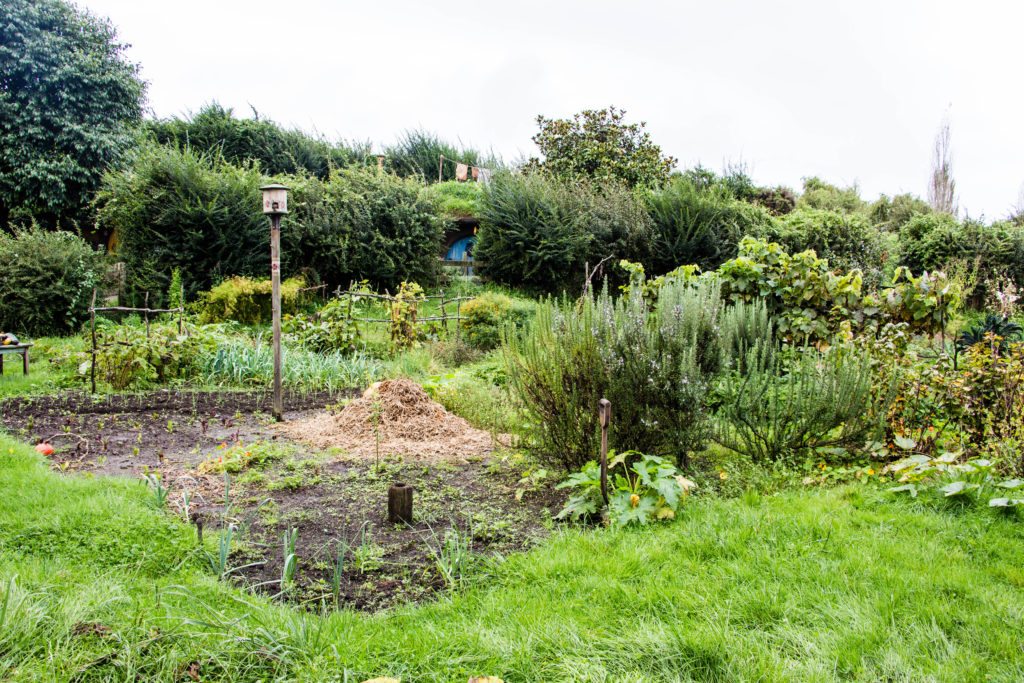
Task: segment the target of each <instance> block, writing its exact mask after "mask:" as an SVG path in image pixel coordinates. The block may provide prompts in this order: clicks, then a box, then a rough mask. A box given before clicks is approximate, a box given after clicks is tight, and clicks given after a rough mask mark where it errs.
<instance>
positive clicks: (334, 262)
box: [260, 168, 444, 290]
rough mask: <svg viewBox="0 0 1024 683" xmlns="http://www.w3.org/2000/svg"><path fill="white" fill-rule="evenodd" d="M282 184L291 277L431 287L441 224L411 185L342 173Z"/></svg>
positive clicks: (373, 174)
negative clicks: (302, 275) (304, 274)
mask: <svg viewBox="0 0 1024 683" xmlns="http://www.w3.org/2000/svg"><path fill="white" fill-rule="evenodd" d="M284 182H285V184H286V185H288V186H289V187H291V188H292V191H291V194H290V196H289V202H288V204H289V210H290V211H291V213H290V214H289V215H288V216H287V217H286V218H285V220H284V223H283V227H282V250H283V258H284V260H285V267H287V268H290V269H291V272H300V271H303V270H305V269H308V270H310V271H312V272H313V273H315V274H316V277H317V278H318V279H319V280H320V281H321V282H323V283H325V284H327V285H329V286H330V287H348V286H349V284H350V283H351V282H359V281H362V280H368V281H369V282H370V283H371V284H372V285H373V286H375V287H380V288H388V289H392V290H394V289H397V288H398V286H399V285H400V284H401V282H402V281H404V280H408V281H416V282H419V283H421V284H423V285H431V284H433V283H434V282H435V281H436V279H437V274H438V258H437V257H438V254H439V253H440V252H441V241H442V238H443V236H444V224H443V222H442V221H441V220H440V219H439V218H438V216H437V213H436V209H435V207H434V206H433V205H432V203H431V202H430V201H428V200H427V199H426V198H424V197H423V196H421V194H420V192H421V190H422V187H421V185H420V184H419V183H417V182H416V181H415V180H411V179H410V180H403V179H402V178H398V177H396V176H394V175H391V174H389V173H378V172H377V171H376V170H372V169H360V168H349V169H342V170H339V171H337V172H335V173H333V174H332V175H331V177H330V178H329V179H328V180H324V181H322V180H318V179H316V178H310V177H298V176H296V177H292V178H287V179H285V180H284ZM265 260H266V256H265V254H264V255H263V259H262V260H261V261H260V267H261V268H264V269H265V267H266V266H265ZM261 272H262V271H261Z"/></svg>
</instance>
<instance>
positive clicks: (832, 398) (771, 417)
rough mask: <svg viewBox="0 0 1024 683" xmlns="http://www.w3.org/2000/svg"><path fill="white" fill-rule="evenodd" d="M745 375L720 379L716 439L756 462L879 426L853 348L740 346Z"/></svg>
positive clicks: (868, 378)
mask: <svg viewBox="0 0 1024 683" xmlns="http://www.w3.org/2000/svg"><path fill="white" fill-rule="evenodd" d="M746 366H747V372H746V374H745V375H739V374H732V375H728V376H727V377H726V379H725V380H724V381H723V382H722V383H721V386H720V394H721V406H722V407H721V409H720V410H719V413H718V416H719V419H720V420H721V422H720V428H719V429H718V430H717V432H716V435H715V438H716V440H717V441H718V442H719V443H721V444H722V445H723V446H726V447H727V448H730V449H732V450H734V451H736V452H738V453H742V454H744V455H747V456H749V457H750V458H752V459H753V460H755V461H757V462H775V461H778V460H781V459H783V458H784V457H786V456H789V455H792V454H794V453H802V452H807V451H810V450H814V449H820V448H824V447H842V446H851V445H853V446H862V445H863V444H864V442H865V441H866V440H867V439H868V437H870V436H872V435H874V433H875V432H876V431H879V430H880V425H881V420H880V419H879V418H878V417H877V411H875V410H873V409H872V407H873V405H872V404H873V396H872V370H871V367H870V364H869V363H868V362H867V361H866V359H865V358H863V357H862V356H861V355H860V354H857V353H850V352H848V350H846V349H842V348H841V347H833V348H832V349H830V350H828V351H825V352H818V351H815V350H814V349H812V348H810V347H804V348H800V349H796V350H795V357H794V354H792V353H791V354H789V355H788V356H787V355H780V354H774V355H773V354H768V353H766V350H765V348H764V347H761V346H755V347H754V348H752V349H750V351H749V352H748V358H747V362H746Z"/></svg>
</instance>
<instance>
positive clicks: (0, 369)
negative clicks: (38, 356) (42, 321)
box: [0, 344, 32, 375]
mask: <svg viewBox="0 0 1024 683" xmlns="http://www.w3.org/2000/svg"><path fill="white" fill-rule="evenodd" d="M31 348H32V345H31V344H6V345H4V344H0V375H2V374H4V356H7V355H20V356H21V371H22V374H25V375H27V374H28V350H29V349H31Z"/></svg>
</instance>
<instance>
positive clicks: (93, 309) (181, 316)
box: [89, 289, 185, 394]
mask: <svg viewBox="0 0 1024 683" xmlns="http://www.w3.org/2000/svg"><path fill="white" fill-rule="evenodd" d="M181 297H182V301H184V300H185V292H184V291H182V293H181ZM143 302H144V303H145V308H135V307H132V306H97V305H96V290H95V289H93V290H92V302H91V303H90V305H89V334H90V336H91V338H92V351H91V354H90V356H91V359H92V360H91V362H90V363H89V383H90V386H91V387H92V393H94V394H95V393H96V352H97V351H98V350H99V349H102V348H106V347H109V346H114V345H117V344H122V345H124V344H125V342H118V341H113V342H106V343H104V344H98V343H97V342H96V314H97V313H104V312H117V313H141V314H142V316H143V319H144V320H145V321H146V339H149V316H150V315H160V314H164V313H177V314H178V334H184V332H185V307H184V305H182V306H178V307H177V308H149V292H146V293H145V295H144V299H143ZM128 346H130V344H128Z"/></svg>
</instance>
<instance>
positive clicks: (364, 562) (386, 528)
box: [0, 391, 563, 610]
mask: <svg viewBox="0 0 1024 683" xmlns="http://www.w3.org/2000/svg"><path fill="white" fill-rule="evenodd" d="M347 395H348V396H357V395H358V393H357V392H355V391H352V392H348V394H347ZM338 401H339V397H338V396H337V395H329V394H305V395H294V396H288V397H287V398H286V401H285V405H286V408H287V410H286V412H285V419H286V421H287V422H286V425H287V426H286V427H285V428H282V427H281V426H280V425H278V424H276V423H275V422H274V421H273V419H272V418H271V417H270V415H269V403H270V402H269V396H268V395H267V394H265V393H263V392H172V391H161V392H150V393H143V394H122V395H111V396H106V397H102V398H93V397H91V396H89V395H88V394H80V393H67V394H62V395H59V396H55V397H34V398H16V399H9V400H6V401H3V402H0V427H2V428H3V429H4V430H6V431H8V432H10V433H11V434H12V435H15V436H16V437H17V438H18V439H20V440H22V441H25V442H28V443H38V442H40V441H43V440H49V441H50V442H51V443H52V445H53V446H54V448H55V450H54V453H53V454H52V455H51V456H50V461H51V464H52V466H53V467H54V468H55V469H57V470H60V471H64V472H82V473H88V474H91V475H121V476H128V477H138V478H140V479H141V477H143V476H144V475H146V474H152V473H156V474H158V475H159V477H160V482H161V485H162V486H164V487H166V502H165V505H166V506H167V508H168V511H169V512H171V513H175V514H180V515H182V516H186V517H188V518H189V520H190V521H192V522H193V523H198V524H201V525H202V526H203V527H204V529H206V530H207V531H215V530H222V529H223V528H225V527H226V526H227V525H229V524H230V525H234V527H235V528H236V529H238V530H240V531H239V533H237V534H236V535H235V539H236V543H235V544H234V546H233V548H234V550H233V552H232V555H231V558H230V560H229V562H228V565H227V567H226V569H230V570H231V571H230V573H229V576H231V577H232V578H233V579H234V580H236V581H238V582H239V583H244V584H247V585H251V586H258V587H259V589H260V590H262V591H264V592H267V593H269V594H279V593H281V585H280V578H281V570H282V565H283V563H284V553H283V552H282V541H283V538H282V537H283V534H284V532H285V531H286V530H289V531H291V530H293V529H294V530H295V532H297V535H298V536H297V542H296V546H295V554H296V556H297V558H298V570H297V572H296V574H295V580H294V582H293V583H292V585H291V586H290V587H289V588H288V590H287V591H284V593H283V596H282V597H285V598H287V599H288V600H291V601H293V602H297V603H302V604H306V605H309V606H311V607H313V606H315V607H319V605H320V604H321V603H323V602H326V603H328V604H334V603H335V602H337V604H338V605H339V606H340V605H345V606H350V607H355V608H358V609H364V610H377V609H381V608H385V607H389V606H392V605H394V604H397V603H401V602H407V601H413V600H418V599H421V598H424V597H426V596H429V595H431V594H432V593H434V592H435V591H437V590H438V589H442V588H445V587H446V586H449V585H451V584H452V583H453V582H460V581H462V580H463V579H464V578H465V577H466V576H468V575H470V574H473V575H477V576H479V575H480V571H478V570H479V569H480V563H481V555H490V556H493V555H504V554H507V553H510V552H516V551H519V550H522V549H525V548H528V547H530V546H531V545H533V544H534V543H535V542H536V541H537V540H539V539H541V538H544V537H545V536H546V535H547V534H548V529H549V527H550V521H549V520H550V517H551V515H550V514H549V513H554V512H555V511H557V509H558V507H559V505H560V503H561V501H562V499H563V496H561V495H560V494H558V493H557V492H554V491H552V490H550V488H546V489H545V490H541V487H539V486H538V487H527V490H522V486H521V484H520V483H519V480H520V477H521V472H519V471H518V470H517V469H516V468H515V467H514V466H513V463H514V462H516V461H515V458H514V456H511V455H508V454H506V453H503V452H487V451H490V449H486V450H485V451H480V450H477V451H475V452H473V453H467V454H460V455H454V454H452V457H450V458H438V457H437V453H436V452H435V451H436V449H435V450H430V451H429V452H428V453H426V454H425V455H427V456H428V457H427V458H418V457H416V455H415V454H414V453H410V452H405V453H396V452H394V451H391V450H388V449H387V448H385V449H383V450H382V451H381V452H380V454H379V457H377V454H376V453H374V454H373V455H372V456H371V455H369V454H368V453H366V452H360V453H356V454H349V453H348V452H347V451H343V450H341V449H339V448H336V447H329V446H328V445H326V444H324V445H323V446H322V447H318V446H311V445H309V444H308V443H303V442H302V441H300V440H299V437H300V436H301V430H299V432H298V433H295V432H294V426H295V425H301V424H303V423H306V422H308V421H310V420H311V419H317V418H319V419H323V418H324V417H325V416H327V417H328V418H330V417H332V414H331V413H328V412H326V411H325V407H327V406H335V405H337V403H338ZM434 405H436V404H434ZM449 418H452V419H458V418H453V416H449ZM290 433H292V434H294V436H290V435H289V434H290ZM484 434H485V435H486V433H484ZM385 445H387V444H386V443H385ZM406 445H408V444H406ZM225 470H227V471H228V472H229V474H230V477H228V478H226V477H225V476H224V472H225ZM396 481H402V482H405V483H407V484H411V485H412V486H413V487H414V488H415V508H414V522H413V524H411V525H394V524H390V523H388V520H387V489H388V487H389V486H390V485H391V484H392V483H393V482H396ZM227 482H230V483H229V484H228V486H227V488H226V487H225V484H226V483H227ZM517 492H519V494H520V495H517ZM183 494H184V495H183ZM446 543H447V547H446ZM339 550H341V551H343V554H344V567H343V571H342V572H341V574H340V578H339V580H338V581H337V583H335V582H333V581H332V578H333V576H334V572H335V566H336V563H337V558H338V553H339ZM442 556H446V557H447V558H448V559H447V561H439V560H440V559H441V557H442ZM247 565H248V566H247ZM471 566H472V567H475V570H474V571H472V572H471V571H470V569H471Z"/></svg>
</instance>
